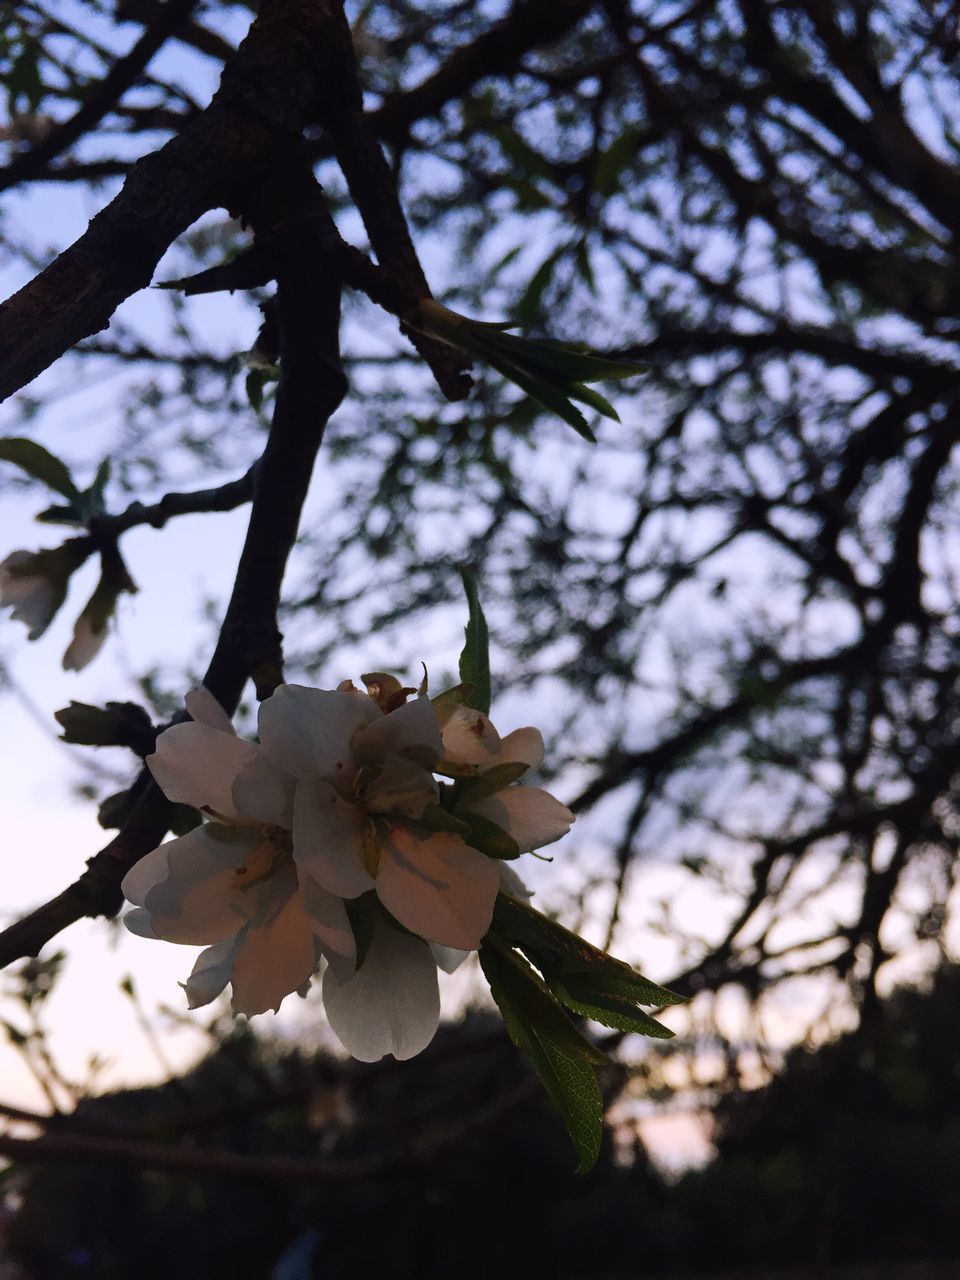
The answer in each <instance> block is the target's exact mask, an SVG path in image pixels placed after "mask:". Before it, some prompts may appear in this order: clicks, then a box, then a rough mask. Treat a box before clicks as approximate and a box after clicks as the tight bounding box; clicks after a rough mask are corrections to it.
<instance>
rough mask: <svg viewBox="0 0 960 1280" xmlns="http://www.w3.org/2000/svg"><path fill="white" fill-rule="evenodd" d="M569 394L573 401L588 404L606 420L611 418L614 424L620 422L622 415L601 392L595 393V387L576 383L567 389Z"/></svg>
mask: <svg viewBox="0 0 960 1280" xmlns="http://www.w3.org/2000/svg"><path fill="white" fill-rule="evenodd" d="M567 394H568V395H569V396H570V399H571V400H579V401H580V403H581V404H588V405H589V406H590V408H591V409H596V411H597V413H600V414H602V415H603V417H605V418H611V419H612V420H613V421H614V422H619V421H620V415H619V413H617V411H616V409H615V408H614V407H613V405H612V404H611V403H610V401H609V400H608V399H607V398H606V396H602V395H601V394H600V392H599V391H594V389H593V387H588V386H585V385H584V384H583V383H582V382H575V383H573V385H572V386H570V387H568V388H567Z"/></svg>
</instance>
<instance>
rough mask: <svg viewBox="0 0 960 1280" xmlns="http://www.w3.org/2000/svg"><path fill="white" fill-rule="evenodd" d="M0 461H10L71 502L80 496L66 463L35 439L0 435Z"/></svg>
mask: <svg viewBox="0 0 960 1280" xmlns="http://www.w3.org/2000/svg"><path fill="white" fill-rule="evenodd" d="M0 462H12V463H13V465H14V466H15V467H19V468H20V470H21V471H25V472H26V473H27V475H28V476H33V478H34V480H39V481H40V482H41V483H42V484H45V485H46V486H47V487H48V488H50V489H53V490H55V491H56V492H57V493H61V494H63V496H64V497H65V498H69V499H70V500H71V502H73V501H75V500H76V499H77V498H79V496H80V493H79V491H78V489H77V486H76V485H75V484H74V483H73V477H72V476H71V475H70V472H69V471H68V469H67V467H66V465H65V464H64V463H63V462H61V461H60V459H59V458H58V457H56V456H55V455H54V454H52V453H51V452H50V450H49V449H45V448H44V447H43V445H42V444H37V442H36V440H28V439H27V438H26V437H25V436H0Z"/></svg>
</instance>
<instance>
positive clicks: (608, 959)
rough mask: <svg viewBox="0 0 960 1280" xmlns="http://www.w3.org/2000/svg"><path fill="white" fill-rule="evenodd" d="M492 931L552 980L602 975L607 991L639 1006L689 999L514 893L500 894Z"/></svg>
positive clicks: (681, 1002) (673, 1002) (675, 1002)
mask: <svg viewBox="0 0 960 1280" xmlns="http://www.w3.org/2000/svg"><path fill="white" fill-rule="evenodd" d="M491 931H492V933H493V934H494V935H495V936H496V937H497V938H500V939H502V940H503V941H504V942H505V943H507V944H508V945H510V946H513V947H518V948H519V949H520V950H521V951H523V953H524V954H525V955H526V956H528V957H529V958H530V959H531V960H532V961H533V963H534V964H535V965H536V966H537V968H538V969H539V970H540V972H541V973H542V974H543V975H544V977H545V978H546V979H547V980H548V981H550V980H551V979H552V978H553V977H555V976H561V977H563V978H564V979H565V980H566V979H568V978H569V977H570V975H571V974H590V975H600V976H602V977H603V979H604V989H605V990H606V991H607V992H608V994H609V995H611V996H616V997H618V998H622V999H629V1000H631V1001H632V1002H633V1003H635V1004H646V1005H654V1006H657V1007H662V1006H663V1005H671V1004H683V1003H685V1000H684V997H683V996H680V995H678V994H677V993H676V992H675V991H669V990H668V989H667V988H666V987H661V986H658V985H657V983H655V982H651V981H650V980H649V979H648V978H645V977H644V976H643V975H642V974H640V973H637V972H636V970H635V969H632V968H631V967H630V965H628V964H624V962H623V961H622V960H617V959H615V958H614V957H613V956H610V955H607V953H606V952H605V951H601V950H600V948H599V947H595V946H593V945H592V944H591V943H589V942H587V941H586V940H585V939H584V938H581V937H579V936H578V935H577V934H575V933H572V932H571V931H570V930H569V929H565V928H564V927H563V925H562V924H558V923H557V921H556V920H549V919H548V918H547V917H546V916H544V915H541V913H540V912H539V911H537V910H536V908H535V907H532V906H530V904H529V903H527V902H523V901H522V900H521V899H520V898H515V897H513V895H512V894H508V893H501V894H500V895H499V896H498V898H497V902H496V906H495V907H494V912H493V926H492V930H491ZM613 984H620V985H617V986H615V985H613Z"/></svg>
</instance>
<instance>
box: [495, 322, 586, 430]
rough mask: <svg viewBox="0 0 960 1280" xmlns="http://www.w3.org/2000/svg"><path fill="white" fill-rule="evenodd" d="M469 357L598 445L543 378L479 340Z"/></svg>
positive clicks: (564, 399) (575, 411)
mask: <svg viewBox="0 0 960 1280" xmlns="http://www.w3.org/2000/svg"><path fill="white" fill-rule="evenodd" d="M470 354H472V355H476V356H477V357H478V358H479V359H481V360H483V361H485V363H486V364H488V365H489V366H490V367H491V369H496V371H497V373H499V374H501V375H502V376H503V377H504V378H506V379H507V381H508V382H513V383H514V384H515V385H516V386H518V387H519V388H520V390H521V391H525V392H526V393H527V395H528V396H529V397H530V398H531V400H535V401H536V402H537V404H538V405H540V407H541V408H542V409H546V410H547V411H548V412H549V413H555V414H556V415H557V417H558V418H561V419H562V420H563V421H564V422H565V423H566V424H567V425H568V426H570V427H573V429H574V431H576V432H577V434H578V435H581V436H583V438H584V440H588V441H589V442H590V443H591V444H596V443H597V437H596V436H595V435H594V434H593V432H592V431H591V429H590V427H589V426H588V425H587V420H586V418H585V417H584V416H583V414H582V413H581V412H580V410H579V409H577V408H575V407H574V406H573V405H572V404H571V403H570V400H569V398H568V396H567V395H565V394H564V392H563V391H559V390H557V388H556V387H555V386H554V385H553V384H552V383H551V382H547V381H546V379H544V378H541V377H537V376H536V375H535V374H532V373H530V371H529V370H527V369H526V368H523V367H521V366H518V365H517V364H515V363H513V361H511V360H508V359H506V358H504V357H503V356H502V355H501V354H500V353H499V352H497V351H496V350H494V349H492V348H489V347H487V346H486V345H485V344H484V343H483V342H482V341H481V342H478V343H476V344H474V345H473V346H472V348H471V349H470Z"/></svg>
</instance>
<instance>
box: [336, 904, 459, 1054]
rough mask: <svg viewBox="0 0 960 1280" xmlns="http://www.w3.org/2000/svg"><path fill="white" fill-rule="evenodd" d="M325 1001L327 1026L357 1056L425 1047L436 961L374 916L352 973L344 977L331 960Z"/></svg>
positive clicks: (434, 1000) (433, 1020)
mask: <svg viewBox="0 0 960 1280" xmlns="http://www.w3.org/2000/svg"><path fill="white" fill-rule="evenodd" d="M338 971H339V972H340V976H338ZM323 1004H324V1008H325V1009H326V1011H327V1018H328V1020H329V1022H330V1026H331V1027H332V1028H333V1031H334V1032H335V1033H336V1035H337V1037H338V1038H339V1040H340V1042H341V1044H342V1045H343V1047H344V1048H345V1049H346V1050H347V1052H348V1053H352V1054H353V1056H354V1057H355V1058H359V1059H360V1061H361V1062H378V1061H379V1060H380V1058H383V1057H385V1056H386V1055H387V1054H388V1053H392V1054H393V1056H394V1057H395V1058H399V1059H400V1060H401V1061H403V1060H404V1059H406V1058H412V1057H414V1055H415V1054H418V1053H419V1052H420V1051H421V1050H422V1049H425V1048H426V1047H427V1045H428V1044H429V1043H430V1041H431V1040H432V1039H433V1036H434V1033H435V1031H436V1029H437V1022H438V1021H439V1018H440V993H439V989H438V986H437V966H436V964H435V963H434V960H433V957H432V956H431V954H430V952H429V950H428V948H427V947H426V946H424V944H423V943H422V942H421V941H420V940H419V939H418V938H411V937H409V936H408V935H407V934H403V933H400V932H398V931H397V930H396V929H394V928H392V927H391V926H390V925H389V924H387V923H386V922H385V921H377V924H376V926H375V929H374V934H373V938H372V940H371V943H370V947H369V950H368V951H367V954H366V957H365V958H364V962H363V964H362V965H361V966H360V968H359V969H358V970H357V971H356V973H353V974H351V975H350V976H349V977H347V978H346V979H344V977H343V976H342V970H340V966H337V968H336V969H335V968H334V967H333V966H332V965H331V966H330V967H329V968H328V969H327V970H326V972H325V973H324V975H323Z"/></svg>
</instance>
